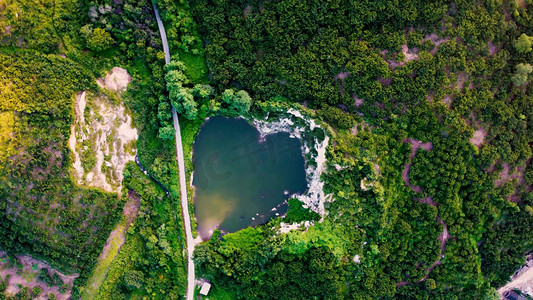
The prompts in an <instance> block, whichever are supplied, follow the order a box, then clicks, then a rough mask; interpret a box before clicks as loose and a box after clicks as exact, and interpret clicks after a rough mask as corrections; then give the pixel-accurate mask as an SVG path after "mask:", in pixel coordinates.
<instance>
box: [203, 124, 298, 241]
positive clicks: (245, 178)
mask: <svg viewBox="0 0 533 300" xmlns="http://www.w3.org/2000/svg"><path fill="white" fill-rule="evenodd" d="M301 146H302V144H301V141H300V140H299V139H297V138H291V137H290V136H289V134H288V133H283V132H282V133H275V134H271V135H267V136H266V137H265V138H264V139H261V138H260V134H259V132H258V131H257V129H255V128H254V127H253V126H251V125H250V124H249V123H248V122H246V121H245V120H244V119H242V118H225V117H213V118H210V119H209V120H207V121H206V122H205V123H204V124H203V125H202V128H201V129H200V132H199V133H198V137H197V138H196V141H195V143H194V147H193V165H194V179H193V185H194V187H195V196H194V212H195V216H196V221H197V223H198V227H197V231H198V233H199V234H200V236H201V237H202V239H204V240H205V239H207V238H209V237H210V236H211V234H212V232H213V230H214V229H215V228H219V229H220V230H221V231H222V232H223V233H230V232H235V231H238V230H240V229H243V228H246V227H248V226H255V225H258V224H262V223H265V222H267V221H268V220H269V219H270V218H271V217H273V216H276V215H283V214H284V213H286V211H287V208H288V206H287V200H288V199H289V197H290V196H291V195H293V194H301V193H303V192H305V190H306V188H307V182H306V175H305V169H304V157H303V154H302V149H301Z"/></svg>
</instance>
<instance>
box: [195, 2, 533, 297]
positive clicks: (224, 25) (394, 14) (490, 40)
mask: <svg viewBox="0 0 533 300" xmlns="http://www.w3.org/2000/svg"><path fill="white" fill-rule="evenodd" d="M520 4H521V5H520V6H519V5H518V4H517V3H515V2H514V1H505V2H501V1H455V2H451V1H436V2H435V1H434V2H426V1H327V2H324V1H312V0H309V1H290V0H289V1H286V0H285V1H209V0H193V1H191V8H192V12H193V16H194V18H195V20H196V22H197V23H198V30H199V33H200V35H201V36H202V37H203V39H204V43H205V45H206V46H205V47H206V50H205V51H206V58H207V61H208V63H209V66H210V70H211V72H212V78H213V83H214V84H216V86H217V87H218V88H219V89H223V88H227V87H230V86H235V87H239V88H243V89H245V90H247V91H248V92H249V93H250V95H251V96H252V98H254V99H255V100H256V101H262V102H269V101H279V99H280V96H281V97H282V98H281V99H285V100H281V101H286V102H288V103H290V102H298V103H302V104H303V105H305V106H307V107H309V108H312V109H314V110H315V111H316V113H317V115H318V116H319V117H320V118H321V119H322V120H324V121H326V122H328V123H329V124H330V125H332V126H333V127H334V131H333V132H332V133H331V134H332V135H333V141H332V144H331V146H330V148H329V152H328V159H329V164H331V165H332V166H333V165H334V164H336V165H337V166H340V168H339V167H338V168H337V169H335V168H332V169H331V171H330V172H329V173H328V174H327V175H326V176H325V178H324V180H325V181H326V191H327V192H328V193H331V194H332V195H333V197H334V198H335V201H334V202H332V203H330V204H328V203H326V204H328V208H327V211H328V215H327V216H326V217H325V219H324V221H323V225H321V226H320V227H321V229H320V230H321V231H320V232H321V233H322V234H323V235H321V236H319V237H318V238H317V240H313V239H311V240H310V241H308V242H303V241H302V239H303V240H307V237H306V236H308V235H310V232H306V233H305V234H302V233H300V234H297V233H289V238H287V239H286V240H283V241H276V242H274V241H272V239H271V238H270V235H269V234H265V235H264V239H263V240H262V241H261V242H258V243H257V246H256V247H258V249H257V250H254V251H251V252H250V251H248V252H243V251H242V250H235V251H232V252H230V253H228V251H225V250H223V247H224V246H223V245H219V242H217V241H210V242H209V243H208V244H206V245H201V246H200V247H199V248H198V250H197V252H198V255H197V258H196V259H197V261H198V268H199V272H200V274H201V275H203V276H207V277H208V278H209V279H210V280H212V281H213V282H214V283H215V285H217V284H218V285H220V286H222V288H221V290H224V292H228V291H233V297H237V298H249V297H252V295H253V296H254V297H269V296H267V295H262V296H261V295H260V294H256V293H258V292H259V291H261V290H269V289H270V288H271V287H273V286H274V285H275V284H274V283H273V282H274V281H271V280H265V279H264V278H263V277H262V276H270V275H271V272H273V271H272V269H271V268H274V266H276V264H277V261H278V258H277V257H278V256H279V255H285V253H291V252H290V251H291V250H290V249H293V248H294V247H297V246H296V245H300V246H298V247H301V245H302V243H304V244H306V245H308V246H306V247H305V248H306V249H307V250H306V251H300V252H299V254H298V255H297V256H296V257H293V259H296V260H298V261H300V262H302V263H303V264H304V265H306V264H312V263H313V256H312V255H311V253H312V252H313V251H315V250H312V249H315V248H314V247H323V246H325V247H326V249H329V251H332V252H334V253H339V252H340V253H341V254H337V255H336V259H335V260H333V261H335V262H336V263H337V264H338V266H337V267H338V268H339V267H340V268H342V270H343V272H342V273H341V274H339V275H338V276H337V277H333V278H334V279H333V280H334V282H337V283H332V282H330V283H328V285H330V286H332V287H333V286H343V285H342V284H341V282H347V283H348V285H347V286H343V288H339V289H336V288H333V289H322V290H321V291H322V293H321V294H312V293H311V291H312V290H313V289H312V287H300V288H299V290H300V292H302V291H305V292H310V293H311V294H309V295H315V296H318V297H325V298H328V297H331V298H338V297H340V296H341V295H344V296H348V297H350V298H357V299H363V298H368V299H373V298H377V297H393V296H396V297H400V296H402V297H412V298H428V297H431V298H435V297H436V298H442V297H445V298H447V299H450V298H454V297H461V298H464V297H466V298H476V297H477V298H479V297H483V296H482V295H487V296H488V295H494V291H493V290H491V287H492V288H498V287H499V286H501V285H502V284H504V283H505V282H506V280H507V278H508V276H509V275H510V274H511V273H512V272H513V270H514V269H516V268H517V267H518V266H519V265H520V264H522V263H523V261H524V255H525V254H526V253H527V252H528V251H530V250H531V248H532V244H531V243H532V240H533V239H532V238H533V236H532V235H531V231H530V228H531V221H532V214H531V212H532V210H531V205H532V203H531V201H532V198H533V197H532V194H531V184H532V183H533V181H532V174H533V171H532V167H531V164H530V163H529V161H530V157H531V140H532V133H533V128H532V127H531V126H532V125H531V122H530V120H531V118H532V117H533V115H532V113H533V110H531V104H532V101H533V95H532V93H531V89H530V88H529V85H528V84H529V82H530V81H531V76H530V75H529V74H530V73H531V71H530V70H529V66H530V65H531V63H532V62H533V56H532V55H533V54H532V52H531V51H530V48H529V45H530V41H531V40H530V38H529V37H530V36H532V35H533V33H532V30H533V28H532V27H531V24H532V16H531V12H530V9H529V7H530V6H531V4H527V3H522V2H521V3H520ZM526 7H527V8H526ZM515 168H516V169H515ZM339 169H340V170H341V171H339ZM502 171H503V173H502ZM500 173H501V174H503V175H500ZM513 173H516V174H514V175H512V176H508V175H511V174H513ZM507 174H508V175H507ZM517 174H519V175H517ZM369 186H371V187H369ZM315 227H316V226H315ZM316 230H319V229H316ZM338 230H342V234H341V235H340V236H342V237H343V241H342V243H339V242H336V241H334V240H329V239H328V238H327V236H328V234H327V233H329V232H330V231H338ZM265 241H269V242H268V243H265ZM272 245H276V246H275V247H272ZM234 248H236V249H238V246H235V247H234ZM318 249H320V248H318ZM265 251H267V252H268V253H271V254H269V255H265ZM291 254H292V253H291ZM354 256H357V259H355V258H354ZM309 260H311V261H309ZM355 261H358V262H355ZM230 262H231V263H230ZM229 264H231V270H232V271H226V269H225V268H229V267H230V265H229ZM213 265H214V266H217V267H216V269H213ZM278 272H282V274H284V275H279V276H277V277H278V280H282V281H283V283H279V282H278V281H275V282H276V284H278V283H279V285H283V284H290V282H291V280H292V278H293V276H296V274H298V272H295V271H294V270H291V269H290V268H285V270H283V271H281V270H278ZM328 274H331V275H333V274H335V273H328ZM322 276H324V275H319V276H318V277H322ZM324 278H326V277H324ZM284 291H285V292H287V293H290V289H287V290H284ZM220 294H224V293H223V292H220ZM454 295H456V296H454ZM459 295H461V296H459ZM280 297H285V298H291V296H290V295H289V294H287V295H284V296H280Z"/></svg>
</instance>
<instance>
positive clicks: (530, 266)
mask: <svg viewBox="0 0 533 300" xmlns="http://www.w3.org/2000/svg"><path fill="white" fill-rule="evenodd" d="M513 289H519V290H520V291H522V293H524V294H527V295H529V296H531V297H533V259H530V260H528V262H527V264H526V265H525V266H523V267H522V268H520V269H519V270H518V271H517V272H516V273H515V274H514V275H513V276H511V282H509V283H507V284H506V285H504V286H503V287H501V288H500V289H499V290H498V293H499V294H500V297H503V294H504V293H505V292H507V291H511V290H513Z"/></svg>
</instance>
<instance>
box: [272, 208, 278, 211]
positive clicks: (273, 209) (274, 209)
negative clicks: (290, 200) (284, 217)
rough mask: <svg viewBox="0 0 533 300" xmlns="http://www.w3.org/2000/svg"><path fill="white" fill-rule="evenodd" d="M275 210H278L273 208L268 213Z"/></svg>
mask: <svg viewBox="0 0 533 300" xmlns="http://www.w3.org/2000/svg"><path fill="white" fill-rule="evenodd" d="M276 210H278V209H277V208H275V207H274V208H272V209H271V210H270V211H276Z"/></svg>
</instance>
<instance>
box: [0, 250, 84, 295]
mask: <svg viewBox="0 0 533 300" xmlns="http://www.w3.org/2000/svg"><path fill="white" fill-rule="evenodd" d="M15 258H16V260H17V262H18V263H19V264H20V265H22V268H19V267H17V266H16V265H13V264H11V263H10V262H9V260H8V258H7V253H5V252H2V251H0V277H2V279H6V276H7V275H9V276H10V277H9V280H8V282H7V283H8V286H7V289H6V294H8V295H15V294H16V293H18V292H19V291H20V288H19V285H20V286H23V287H28V288H29V289H30V290H31V289H32V288H34V287H37V286H38V287H40V288H41V289H42V293H41V296H39V297H37V298H35V299H43V300H44V299H48V295H49V294H50V293H52V294H54V295H55V296H56V299H70V290H71V288H72V283H73V281H74V279H75V278H77V277H78V274H73V275H65V274H63V273H61V272H59V271H57V270H55V269H53V268H51V267H50V266H49V265H48V264H46V263H44V262H42V261H39V260H36V259H34V258H32V257H30V256H28V255H21V256H15ZM40 269H46V270H48V274H50V275H52V274H54V273H57V275H59V277H60V278H61V280H62V281H63V284H64V285H65V287H66V291H65V292H64V293H63V294H61V293H60V292H59V288H60V287H57V286H52V287H50V286H48V285H47V284H46V283H44V282H42V281H40V280H39V271H40Z"/></svg>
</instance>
